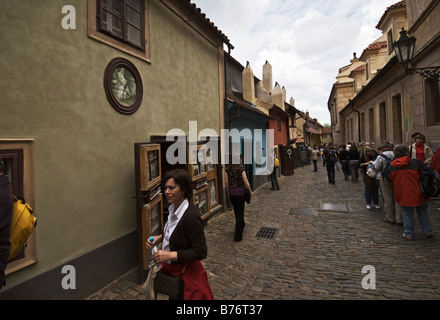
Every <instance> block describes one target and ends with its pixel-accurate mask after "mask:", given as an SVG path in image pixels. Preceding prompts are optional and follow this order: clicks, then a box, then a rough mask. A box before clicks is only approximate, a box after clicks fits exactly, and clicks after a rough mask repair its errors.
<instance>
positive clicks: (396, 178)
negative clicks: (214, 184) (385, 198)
mask: <svg viewBox="0 0 440 320" xmlns="http://www.w3.org/2000/svg"><path fill="white" fill-rule="evenodd" d="M394 159H395V160H394V161H393V162H391V168H390V171H389V174H388V177H389V178H390V180H391V181H392V182H393V187H394V198H395V201H396V202H397V203H398V204H400V205H401V206H402V216H403V225H404V233H403V235H402V236H403V237H404V238H405V239H408V240H412V238H413V236H414V215H413V214H414V209H416V211H417V215H418V217H419V221H420V225H421V228H422V231H423V233H424V234H425V236H426V237H428V238H429V237H431V236H432V229H431V223H430V222H429V217H428V200H429V198H425V197H424V195H423V194H422V192H421V190H420V187H419V179H420V172H421V170H422V168H423V163H422V162H421V161H420V160H418V159H411V158H410V157H409V149H408V147H407V146H405V145H398V146H396V147H395V148H394Z"/></svg>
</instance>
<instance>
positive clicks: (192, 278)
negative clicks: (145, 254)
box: [160, 261, 214, 300]
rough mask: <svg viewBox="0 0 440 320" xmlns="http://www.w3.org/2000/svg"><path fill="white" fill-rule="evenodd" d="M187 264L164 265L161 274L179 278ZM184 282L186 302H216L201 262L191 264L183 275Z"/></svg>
mask: <svg viewBox="0 0 440 320" xmlns="http://www.w3.org/2000/svg"><path fill="white" fill-rule="evenodd" d="M184 267H185V263H178V264H169V263H163V264H162V267H161V269H160V272H163V273H165V274H169V275H172V276H174V277H179V276H180V273H181V272H182V269H183V268H184ZM182 280H183V282H184V284H185V285H184V290H183V299H184V300H214V295H213V293H212V290H211V286H210V285H209V282H208V275H207V274H206V271H205V268H203V265H202V263H201V262H200V261H193V262H189V263H188V265H187V267H186V269H185V272H184V273H183V275H182Z"/></svg>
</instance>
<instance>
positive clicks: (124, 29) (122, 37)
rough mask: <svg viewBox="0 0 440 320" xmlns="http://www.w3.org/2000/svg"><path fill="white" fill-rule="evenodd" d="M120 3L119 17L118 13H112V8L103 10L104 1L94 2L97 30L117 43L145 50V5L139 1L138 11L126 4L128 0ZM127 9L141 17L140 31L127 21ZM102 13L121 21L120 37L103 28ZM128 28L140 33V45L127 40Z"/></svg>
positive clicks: (122, 0)
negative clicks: (120, 11)
mask: <svg viewBox="0 0 440 320" xmlns="http://www.w3.org/2000/svg"><path fill="white" fill-rule="evenodd" d="M120 1H121V3H122V13H121V14H120V15H119V12H112V8H104V0H98V1H97V2H96V4H97V6H98V7H97V8H96V12H97V15H96V17H97V19H98V20H97V25H98V29H99V31H100V32H103V33H106V34H108V35H110V36H111V37H113V38H116V39H118V40H119V41H122V42H123V43H126V44H129V45H131V46H133V47H135V48H138V49H140V50H142V51H144V50H145V5H144V1H142V0H139V4H140V6H141V8H140V10H138V9H137V8H134V7H132V6H131V5H130V4H129V3H128V0H120ZM129 8H131V9H132V10H133V11H135V12H137V13H139V14H140V15H141V21H140V24H141V25H140V29H139V28H138V27H137V26H135V25H134V24H133V23H131V22H130V21H129V19H128V14H127V11H128V9H129ZM104 11H107V12H108V13H109V14H110V15H112V16H117V17H118V18H120V19H121V21H122V30H121V34H122V35H119V34H117V33H115V32H113V31H111V30H109V29H107V28H105V27H104V19H103V17H104ZM129 26H132V27H133V28H134V29H137V30H138V31H140V33H141V39H140V42H141V43H140V44H137V43H134V42H132V41H130V40H129V39H128V27H129Z"/></svg>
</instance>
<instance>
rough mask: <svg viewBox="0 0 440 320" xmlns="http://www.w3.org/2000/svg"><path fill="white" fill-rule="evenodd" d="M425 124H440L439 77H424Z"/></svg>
mask: <svg viewBox="0 0 440 320" xmlns="http://www.w3.org/2000/svg"><path fill="white" fill-rule="evenodd" d="M424 84H425V86H424V87H425V109H426V111H425V112H426V124H427V125H428V126H436V125H440V82H439V79H425V81H424Z"/></svg>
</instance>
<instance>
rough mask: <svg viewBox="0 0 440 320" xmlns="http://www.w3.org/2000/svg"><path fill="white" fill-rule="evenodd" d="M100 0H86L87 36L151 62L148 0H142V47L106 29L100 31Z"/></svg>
mask: <svg viewBox="0 0 440 320" xmlns="http://www.w3.org/2000/svg"><path fill="white" fill-rule="evenodd" d="M100 1H101V0H88V2H87V35H88V37H89V38H92V39H94V40H97V41H99V42H102V43H104V44H106V45H108V46H111V47H113V48H116V49H118V50H120V51H122V52H125V53H128V54H130V55H132V56H135V57H137V58H139V59H142V60H144V61H146V62H149V63H151V53H150V50H151V45H150V19H149V14H150V8H149V0H144V2H143V6H144V15H143V17H144V19H142V25H143V35H142V37H143V38H142V39H143V40H144V41H143V43H144V48H139V47H138V46H135V45H133V44H131V43H129V42H124V41H123V40H121V39H120V38H118V37H115V36H114V34H112V33H111V32H108V31H105V32H104V31H101V30H100V26H99V17H98V14H99V8H100Z"/></svg>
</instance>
